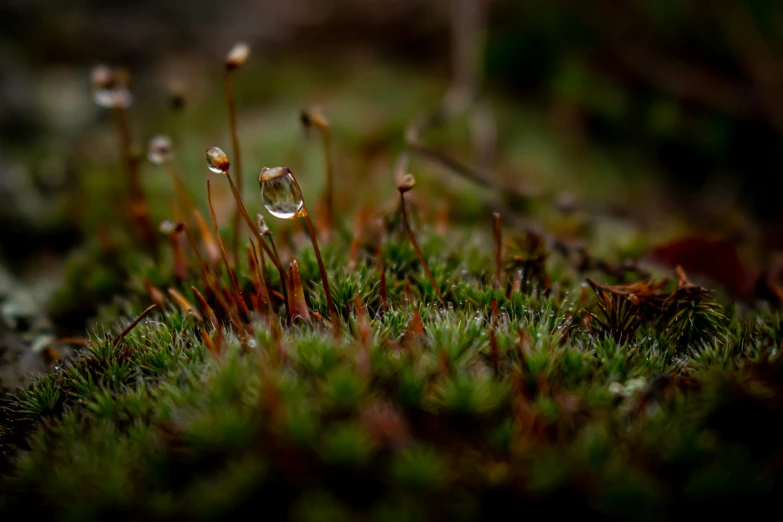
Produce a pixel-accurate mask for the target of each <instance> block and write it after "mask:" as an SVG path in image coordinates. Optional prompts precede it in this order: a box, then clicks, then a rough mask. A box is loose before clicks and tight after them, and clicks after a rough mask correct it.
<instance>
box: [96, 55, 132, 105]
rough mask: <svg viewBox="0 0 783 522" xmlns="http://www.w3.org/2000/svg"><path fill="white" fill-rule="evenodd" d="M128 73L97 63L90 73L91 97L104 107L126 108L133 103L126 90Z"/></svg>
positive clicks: (128, 91)
mask: <svg viewBox="0 0 783 522" xmlns="http://www.w3.org/2000/svg"><path fill="white" fill-rule="evenodd" d="M128 81H129V75H128V73H127V72H126V71H124V70H123V69H111V68H109V67H107V66H105V65H98V66H96V67H94V68H93V70H92V72H91V73H90V83H91V85H92V98H93V101H95V104H96V105H98V106H99V107H103V108H104V109H112V108H115V109H127V108H128V107H130V106H131V105H132V104H133V97H132V96H131V93H130V90H128Z"/></svg>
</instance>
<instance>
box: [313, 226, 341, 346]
mask: <svg viewBox="0 0 783 522" xmlns="http://www.w3.org/2000/svg"><path fill="white" fill-rule="evenodd" d="M304 221H305V225H306V226H307V233H308V234H310V241H311V242H312V243H313V250H315V259H316V260H317V261H318V269H319V270H320V271H321V281H323V284H324V292H325V293H326V303H327V305H328V306H329V313H330V314H331V315H332V324H334V331H335V335H337V334H338V333H339V332H340V329H341V328H340V326H341V323H340V317H339V316H338V315H337V309H336V308H335V307H334V301H332V291H331V290H330V289H329V278H328V277H327V276H326V268H324V261H323V259H321V249H320V248H318V239H317V238H316V237H315V229H314V228H313V223H312V221H310V214H308V213H307V211H305V215H304Z"/></svg>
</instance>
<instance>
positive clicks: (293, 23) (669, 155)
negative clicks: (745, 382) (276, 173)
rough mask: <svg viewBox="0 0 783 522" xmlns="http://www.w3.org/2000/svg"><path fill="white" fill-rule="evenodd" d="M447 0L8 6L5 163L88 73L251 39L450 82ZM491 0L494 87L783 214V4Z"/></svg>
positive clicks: (684, 186)
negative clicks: (396, 66) (104, 65)
mask: <svg viewBox="0 0 783 522" xmlns="http://www.w3.org/2000/svg"><path fill="white" fill-rule="evenodd" d="M448 7H449V3H448V2H445V1H443V2H439V1H433V0H334V1H331V2H323V1H320V0H290V1H286V2H277V1H256V2H251V1H238V2H231V3H220V4H218V3H203V2H189V1H188V2H186V1H166V2H150V1H115V2H99V1H71V2H53V1H45V0H12V1H6V2H3V3H2V5H1V6H0V140H2V141H1V142H0V168H2V165H7V164H6V162H4V161H3V156H6V157H9V156H12V155H13V154H15V153H16V151H18V150H24V147H31V146H34V144H35V143H37V142H40V140H41V139H55V138H52V137H53V136H54V137H57V136H60V137H63V136H65V137H67V136H68V134H69V133H72V132H73V131H74V129H76V128H78V126H79V125H80V124H82V125H83V124H86V123H85V121H86V120H88V119H89V118H88V117H87V116H85V115H84V114H82V112H83V111H82V110H81V109H80V106H79V105H78V104H76V103H73V104H72V103H71V101H70V100H71V99H70V98H68V97H67V93H68V84H69V82H70V83H73V81H74V80H73V79H74V78H78V80H79V81H80V82H86V80H85V79H84V75H85V72H86V71H87V70H89V67H90V66H91V65H93V64H95V63H96V62H101V61H107V62H110V63H121V64H124V65H126V66H128V67H129V68H130V69H132V70H134V72H136V73H141V74H137V76H138V77H140V78H142V79H141V80H139V82H141V83H142V84H143V82H144V81H145V80H144V79H143V78H144V76H145V74H144V73H145V71H152V70H157V69H156V68H158V69H160V68H161V67H164V68H165V66H166V65H165V64H167V63H171V62H172V61H176V60H177V59H179V58H182V57H192V58H193V60H195V61H198V60H202V61H203V62H204V63H210V64H214V63H215V62H217V61H219V60H220V57H222V56H223V54H224V53H225V50H226V49H227V48H228V47H229V46H230V45H231V44H232V43H233V42H234V41H237V40H240V39H244V40H247V41H248V42H250V43H251V44H252V46H253V49H254V53H259V54H261V55H264V56H269V57H277V59H286V58H288V57H293V56H310V57H313V56H314V57H317V58H318V59H321V60H324V61H325V62H329V61H330V60H334V61H339V60H350V59H352V58H351V57H352V56H354V55H356V54H357V53H359V54H364V55H366V54H370V55H372V56H374V57H375V58H376V59H380V60H386V61H389V62H390V63H392V62H396V63H405V64H408V65H410V66H412V67H415V68H420V69H422V70H425V69H426V70H427V71H429V72H433V71H434V72H435V73H436V74H439V75H442V76H443V77H448V75H449V74H450V62H449V47H450V34H449V18H448V12H449V11H448ZM485 8H486V9H487V12H488V13H489V14H488V26H487V40H486V54H485V59H484V69H485V73H486V86H487V88H488V89H492V90H494V91H497V92H502V93H504V94H506V95H508V96H510V97H512V98H518V99H519V100H520V101H524V102H525V103H529V104H533V105H534V106H536V107H539V108H540V110H541V111H542V112H547V113H551V114H552V115H553V116H552V117H553V118H555V119H558V121H560V120H562V121H565V122H566V125H567V127H568V129H569V132H577V133H578V134H579V135H581V136H582V137H583V139H585V140H587V141H589V142H591V143H596V144H601V145H608V146H610V147H614V148H615V149H616V150H617V151H628V150H631V151H633V153H635V154H640V155H642V157H644V158H645V160H646V161H649V162H650V164H653V165H656V166H657V167H659V168H660V170H661V171H662V172H664V173H665V174H666V176H667V177H668V183H670V184H671V186H672V187H673V189H672V197H673V198H677V199H679V200H680V201H682V202H683V204H684V205H685V204H687V202H688V201H690V200H691V198H692V197H694V196H695V195H698V194H699V193H700V191H701V190H702V189H703V188H704V185H705V183H707V182H708V181H709V180H713V179H715V177H716V176H718V177H719V178H720V179H725V180H728V181H730V183H729V190H731V191H732V192H734V193H736V195H737V196H738V198H739V199H738V201H739V203H741V204H743V205H745V206H746V207H747V208H748V210H749V211H750V212H751V213H752V215H754V216H755V217H756V218H758V219H759V220H760V222H762V223H766V224H774V223H776V222H777V220H778V219H779V218H780V216H781V211H780V206H779V205H778V204H777V202H778V201H779V197H780V193H781V189H783V177H782V176H781V175H780V173H781V172H783V169H782V167H783V157H782V155H781V147H780V134H781V131H783V37H782V35H783V4H781V3H780V2H777V1H774V0H756V1H744V2H740V1H737V2H717V1H716V2H711V1H705V0H628V1H622V2H617V1H610V0H605V1H600V0H599V1H591V2H584V1H581V0H552V1H510V0H496V1H486V2H485ZM60 81H61V82H62V86H63V88H62V90H59V88H58V87H57V83H58V82H60ZM42 83H45V84H48V85H49V89H48V90H47V91H46V92H51V93H56V94H57V95H60V96H62V97H63V99H62V100H59V101H57V100H51V99H50V100H49V102H50V103H49V105H58V106H59V108H58V109H57V110H53V109H52V108H51V107H49V106H48V105H47V99H46V96H47V95H46V94H44V95H42V94H41V85H42ZM51 96H52V95H51V94H50V95H49V97H50V98H51ZM69 107H70V110H68V109H69ZM627 175H628V176H633V175H634V173H633V172H629V173H628V174H627ZM2 176H3V177H5V178H7V177H8V176H9V174H8V172H7V169H5V170H4V171H3V172H2ZM693 217H694V219H698V215H696V216H693Z"/></svg>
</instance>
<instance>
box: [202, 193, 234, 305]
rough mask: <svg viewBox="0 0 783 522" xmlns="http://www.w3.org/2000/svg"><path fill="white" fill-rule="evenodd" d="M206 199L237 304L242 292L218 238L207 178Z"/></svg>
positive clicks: (218, 233)
mask: <svg viewBox="0 0 783 522" xmlns="http://www.w3.org/2000/svg"><path fill="white" fill-rule="evenodd" d="M207 199H208V201H209V215H210V216H211V217H212V228H213V230H214V232H215V237H216V238H217V242H218V246H219V247H220V255H221V256H222V257H223V263H224V264H225V265H226V270H227V271H228V279H229V281H231V288H232V290H233V291H234V295H235V297H236V302H237V305H239V301H240V300H241V299H242V293H241V292H240V291H239V283H237V278H236V275H235V274H234V270H233V269H232V268H231V263H230V262H229V261H228V255H227V254H226V249H225V247H224V246H223V240H222V239H220V232H219V231H218V225H217V217H216V216H215V209H214V207H213V206H212V189H211V187H210V184H209V180H207Z"/></svg>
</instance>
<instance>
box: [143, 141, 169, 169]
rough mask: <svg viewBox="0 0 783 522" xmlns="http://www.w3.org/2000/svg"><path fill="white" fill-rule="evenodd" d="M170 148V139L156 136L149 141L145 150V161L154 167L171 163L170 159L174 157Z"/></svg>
mask: <svg viewBox="0 0 783 522" xmlns="http://www.w3.org/2000/svg"><path fill="white" fill-rule="evenodd" d="M171 147H172V145H171V138H169V137H168V136H166V135H165V134H158V135H157V136H155V137H154V138H152V139H151V140H150V143H149V147H148V148H147V159H149V160H150V163H154V164H155V165H163V164H164V163H166V162H168V161H171V158H172V157H173V156H174V154H173V153H172V151H171Z"/></svg>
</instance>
